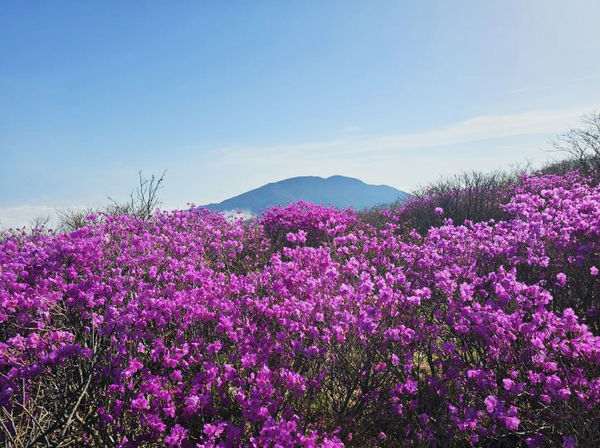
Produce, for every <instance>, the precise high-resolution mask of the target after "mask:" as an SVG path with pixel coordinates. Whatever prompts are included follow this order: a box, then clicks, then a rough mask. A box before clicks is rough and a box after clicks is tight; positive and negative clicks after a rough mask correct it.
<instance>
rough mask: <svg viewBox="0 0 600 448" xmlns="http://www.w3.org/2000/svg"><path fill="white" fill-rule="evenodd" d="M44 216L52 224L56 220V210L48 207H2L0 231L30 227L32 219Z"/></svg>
mask: <svg viewBox="0 0 600 448" xmlns="http://www.w3.org/2000/svg"><path fill="white" fill-rule="evenodd" d="M46 216H48V217H50V220H51V222H50V223H49V224H54V223H55V222H56V218H57V215H56V208H55V207H50V206H49V205H20V206H16V207H3V208H0V229H10V228H19V227H23V226H30V225H31V223H32V221H33V220H34V219H36V218H40V217H46Z"/></svg>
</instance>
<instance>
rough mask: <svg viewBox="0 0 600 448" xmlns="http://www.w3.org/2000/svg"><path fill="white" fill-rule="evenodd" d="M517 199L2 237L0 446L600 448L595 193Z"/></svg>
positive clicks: (160, 218) (546, 189)
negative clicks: (419, 225) (454, 215)
mask: <svg viewBox="0 0 600 448" xmlns="http://www.w3.org/2000/svg"><path fill="white" fill-rule="evenodd" d="M435 207H436V204H435V201H433V202H432V208H434V209H435ZM504 210H505V212H506V214H507V216H508V218H507V219H506V220H503V221H498V222H494V221H489V222H478V223H472V222H468V221H467V222H465V223H456V224H453V223H452V222H451V221H450V220H446V221H445V222H443V224H442V225H440V226H439V227H435V228H431V229H430V230H429V231H428V233H427V234H425V235H421V234H418V233H417V232H415V231H411V229H409V228H406V227H405V226H403V225H402V224H401V222H402V219H401V216H392V213H388V217H389V219H388V223H387V225H386V226H385V228H383V229H381V228H379V229H376V228H374V227H372V226H370V225H369V224H367V223H365V222H363V221H361V220H360V219H359V217H358V215H356V214H355V213H354V212H352V211H338V210H335V209H329V208H323V207H320V206H314V205H310V204H303V203H298V204H294V205H291V206H289V207H286V208H277V209H272V210H270V211H268V212H267V213H266V214H264V216H263V217H262V218H260V219H257V220H254V221H250V222H245V223H244V222H241V221H240V222H229V221H227V220H226V219H225V218H224V217H222V216H221V215H219V214H214V213H211V212H208V211H193V212H189V211H185V212H172V213H161V214H158V215H157V216H156V217H155V219H153V220H151V221H141V220H137V219H134V218H131V217H126V216H120V217H118V216H105V217H90V225H89V226H87V227H84V228H82V229H80V230H78V231H75V232H72V233H66V234H53V233H36V234H33V235H15V234H12V235H5V236H4V237H3V240H2V242H1V243H0V422H1V425H0V440H1V441H2V443H5V444H7V445H8V446H28V444H31V446H35V444H39V445H41V446H45V445H48V446H61V445H60V444H64V445H67V444H69V443H71V444H72V445H73V444H74V445H76V446H81V445H89V446H122V447H135V446H169V447H180V446H181V447H196V446H197V447H212V446H224V447H226V446H232V447H233V446H274V447H287V446H308V447H311V446H312V447H316V446H329V447H338V446H401V445H402V446H404V445H406V446H435V445H444V446H469V445H483V446H514V445H527V446H545V445H548V444H552V445H558V446H563V445H564V446H567V447H571V446H594V445H598V444H600V427H599V425H598V424H597V422H598V419H599V418H600V337H599V336H598V335H600V320H599V318H598V306H599V305H600V276H599V275H598V269H599V268H600V187H598V186H595V184H594V183H592V182H591V181H589V180H587V179H585V178H582V177H580V176H578V175H577V174H573V173H572V174H568V175H567V176H563V177H558V176H540V177H535V176H534V177H529V178H524V179H523V180H522V182H521V184H520V186H519V187H517V188H516V189H514V190H513V191H512V192H511V194H510V195H509V200H508V201H507V203H506V204H505V205H504ZM399 213H400V214H401V213H402V211H400V212H399ZM435 213H436V214H438V215H440V220H443V218H444V215H443V210H442V209H439V208H438V209H436V210H435Z"/></svg>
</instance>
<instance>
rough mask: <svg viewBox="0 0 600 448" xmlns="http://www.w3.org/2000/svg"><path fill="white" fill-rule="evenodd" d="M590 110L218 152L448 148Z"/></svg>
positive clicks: (261, 155) (324, 153)
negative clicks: (419, 130)
mask: <svg viewBox="0 0 600 448" xmlns="http://www.w3.org/2000/svg"><path fill="white" fill-rule="evenodd" d="M591 110H592V109H591V108H589V107H588V108H577V109H568V110H533V111H526V112H520V113H515V114H505V115H483V116H478V117H473V118H470V119H467V120H464V121H460V122H457V123H452V124H449V125H447V126H443V127H440V128H435V129H429V130H425V131H421V132H411V133H402V134H391V135H382V136H366V135H353V136H345V137H342V138H338V139H331V140H324V141H315V142H306V143H296V144H282V145H276V146H269V147H251V146H249V147H228V148H221V149H219V150H218V151H217V155H218V158H219V159H220V160H221V162H223V163H227V162H231V161H234V160H236V161H238V162H239V161H249V160H266V159H271V160H273V158H275V159H286V158H287V159H289V158H290V157H309V156H311V157H317V158H327V157H338V156H345V157H349V156H365V157H369V158H372V157H377V156H383V155H389V154H393V153H398V152H402V151H413V150H421V149H427V148H436V147H446V146H451V145H457V144H464V143H471V142H483V141H487V140H493V139H499V138H505V137H515V136H524V135H540V134H552V133H557V132H560V131H562V130H564V129H566V128H568V127H569V126H573V125H575V124H576V121H577V119H578V118H579V117H580V116H581V115H582V114H584V113H586V112H589V111H591Z"/></svg>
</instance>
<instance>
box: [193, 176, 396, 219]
mask: <svg viewBox="0 0 600 448" xmlns="http://www.w3.org/2000/svg"><path fill="white" fill-rule="evenodd" d="M407 197H408V193H406V192H404V191H400V190H397V189H396V188H393V187H389V186H387V185H369V184H366V183H364V182H362V181H361V180H359V179H354V178H351V177H345V176H331V177H328V178H322V177H316V176H300V177H293V178H290V179H285V180H282V181H279V182H273V183H269V184H267V185H263V186H262V187H259V188H256V189H254V190H251V191H248V192H246V193H242V194H240V195H238V196H234V197H232V198H229V199H226V200H224V201H222V202H219V203H216V204H208V205H204V206H203V207H205V208H208V209H210V210H218V211H228V210H246V211H250V212H251V213H253V214H257V213H259V212H260V211H262V210H265V209H267V208H269V207H273V206H276V205H285V204H287V203H289V202H296V201H305V202H311V203H315V204H325V205H334V206H336V207H337V208H348V207H352V208H354V209H356V210H362V209H365V208H369V207H373V206H375V205H383V204H390V203H392V202H395V201H396V200H398V199H400V200H403V199H406V198H407Z"/></svg>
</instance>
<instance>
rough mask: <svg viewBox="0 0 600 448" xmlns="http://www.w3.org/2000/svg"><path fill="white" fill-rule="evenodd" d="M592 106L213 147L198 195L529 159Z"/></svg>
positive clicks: (404, 180) (432, 175)
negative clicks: (205, 185)
mask: <svg viewBox="0 0 600 448" xmlns="http://www.w3.org/2000/svg"><path fill="white" fill-rule="evenodd" d="M592 110H593V108H592V107H578V108H571V109H541V110H529V111H524V112H518V113H512V114H495V115H492V114H490V115H481V116H476V117H472V118H469V119H466V120H463V121H459V122H455V123H450V124H448V125H445V126H441V127H437V128H432V129H425V130H421V131H418V132H404V133H397V134H388V135H366V134H365V133H364V131H363V132H362V133H356V134H350V135H342V136H341V137H338V138H332V139H328V140H319V141H308V142H302V143H282V144H279V145H272V146H258V145H257V146H232V147H225V148H217V149H215V150H213V151H212V154H211V155H210V157H206V158H205V159H204V169H205V170H206V171H205V173H206V176H207V179H210V182H211V185H212V188H211V189H210V190H207V191H205V192H199V194H198V196H201V195H204V196H205V198H204V199H202V198H200V199H199V200H203V201H204V202H211V201H220V200H223V199H225V198H227V197H230V196H233V195H235V194H240V193H242V192H244V191H246V190H248V189H250V188H256V187H258V186H260V185H263V184H265V183H267V182H272V181H274V180H280V179H285V178H288V177H293V176H300V175H318V176H330V175H332V174H343V175H348V176H353V177H358V178H360V179H362V180H364V181H366V182H369V183H375V184H382V183H383V184H388V185H392V186H395V187H398V186H401V185H402V186H416V185H420V184H423V183H427V182H429V181H432V180H434V179H436V178H437V177H439V176H440V175H450V174H452V173H455V172H457V171H461V170H470V169H475V170H492V169H496V168H498V167H509V166H512V165H514V164H518V163H524V162H526V161H532V162H534V164H535V163H539V162H541V161H542V160H547V159H549V158H551V157H553V155H550V154H548V153H544V152H543V151H541V148H543V147H544V146H545V145H546V144H547V143H548V140H549V139H550V137H552V136H554V135H556V134H557V133H560V132H563V131H565V130H567V129H569V128H571V127H573V126H577V125H578V119H579V117H581V115H582V114H584V113H587V112H590V111H592ZM211 173H227V175H226V176H224V175H222V174H221V175H216V174H215V175H212V174H211ZM405 188H406V187H405Z"/></svg>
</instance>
